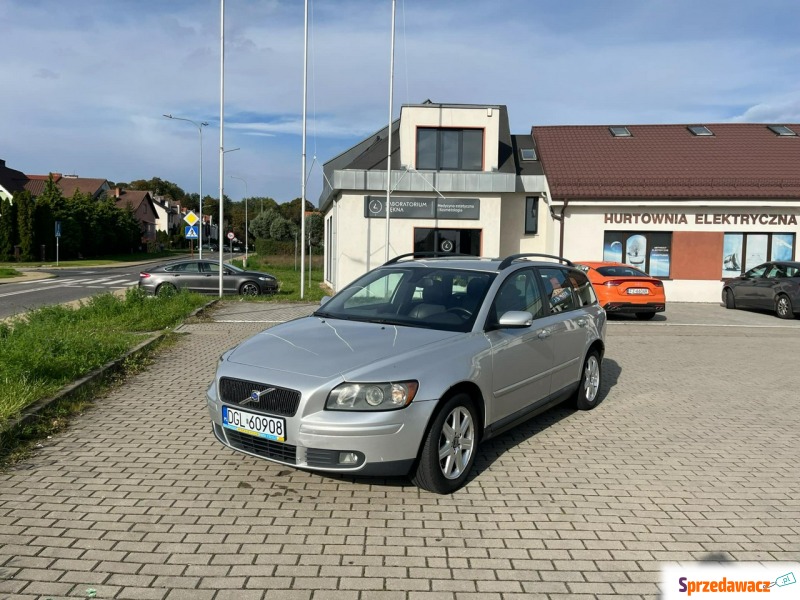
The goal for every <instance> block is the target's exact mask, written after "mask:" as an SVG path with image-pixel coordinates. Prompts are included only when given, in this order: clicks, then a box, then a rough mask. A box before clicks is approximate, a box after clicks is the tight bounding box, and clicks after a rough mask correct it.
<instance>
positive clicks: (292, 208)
mask: <svg viewBox="0 0 800 600" xmlns="http://www.w3.org/2000/svg"><path fill="white" fill-rule="evenodd" d="M301 203H302V200H300V198H295V199H294V200H292V201H291V202H284V203H283V204H279V205H278V211H279V212H280V213H281V216H282V217H283V218H284V219H289V220H290V221H291V222H292V223H294V224H295V225H297V226H298V227H300V204H301ZM315 210H317V209H316V207H315V206H314V205H313V204H311V202H309V201H308V200H306V212H311V211H315Z"/></svg>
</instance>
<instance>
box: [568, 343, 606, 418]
mask: <svg viewBox="0 0 800 600" xmlns="http://www.w3.org/2000/svg"><path fill="white" fill-rule="evenodd" d="M602 375H603V368H602V363H601V362H600V353H599V352H597V350H592V351H590V352H589V354H587V355H586V360H584V361H583V369H582V370H581V382H580V384H579V385H578V390H577V391H576V392H575V407H576V408H577V409H578V410H592V409H593V408H595V407H596V406H597V405H598V404H600V384H601V382H602Z"/></svg>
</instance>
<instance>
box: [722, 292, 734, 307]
mask: <svg viewBox="0 0 800 600" xmlns="http://www.w3.org/2000/svg"><path fill="white" fill-rule="evenodd" d="M722 298H723V300H724V301H725V308H736V298H734V297H733V291H732V290H731V288H725V289H724V290H722Z"/></svg>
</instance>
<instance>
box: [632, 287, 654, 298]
mask: <svg viewBox="0 0 800 600" xmlns="http://www.w3.org/2000/svg"><path fill="white" fill-rule="evenodd" d="M628 293H629V294H642V295H644V296H646V295H648V294H649V293H650V290H648V289H647V288H628Z"/></svg>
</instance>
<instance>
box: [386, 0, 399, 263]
mask: <svg viewBox="0 0 800 600" xmlns="http://www.w3.org/2000/svg"><path fill="white" fill-rule="evenodd" d="M396 6H397V0H392V43H391V55H390V59H389V139H388V142H389V147H388V149H387V151H386V156H387V158H386V253H385V257H384V258H385V261H386V262H388V261H389V220H390V218H391V217H390V216H389V201H390V199H391V195H392V112H393V109H394V106H393V100H394V15H395V7H396Z"/></svg>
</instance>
